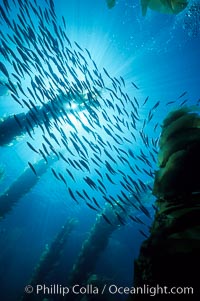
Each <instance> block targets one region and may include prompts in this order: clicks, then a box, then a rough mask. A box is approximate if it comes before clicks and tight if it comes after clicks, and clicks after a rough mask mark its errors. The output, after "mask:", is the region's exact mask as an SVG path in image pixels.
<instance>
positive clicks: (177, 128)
mask: <svg viewBox="0 0 200 301" xmlns="http://www.w3.org/2000/svg"><path fill="white" fill-rule="evenodd" d="M195 109H196V111H197V112H195ZM199 145H200V117H199V108H195V107H191V108H181V109H180V110H177V111H175V112H172V113H170V114H169V116H167V118H166V119H165V120H164V122H163V131H162V135H161V138H160V151H159V154H158V158H159V164H160V170H159V171H157V172H156V178H155V183H154V189H153V191H154V194H155V195H156V196H157V197H168V196H170V197H171V196H174V197H176V196H177V195H179V196H180V195H183V196H184V195H188V194H192V193H197V192H200V184H199V181H198V172H199V167H200V157H199V155H198V153H199ZM174 179H176V181H175V180H174Z"/></svg>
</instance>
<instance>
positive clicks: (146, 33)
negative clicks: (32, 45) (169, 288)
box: [0, 0, 200, 301]
mask: <svg viewBox="0 0 200 301" xmlns="http://www.w3.org/2000/svg"><path fill="white" fill-rule="evenodd" d="M15 2H16V7H18V6H19V5H18V1H17V0H15ZM19 2H20V1H19ZM31 2H32V3H34V1H31ZM36 2H37V3H38V4H39V5H40V6H41V8H42V9H44V8H45V7H47V4H46V2H45V1H40V0H37V1H36ZM47 2H48V1H47ZM0 3H1V5H2V7H4V1H2V0H1V1H0ZM191 5H197V7H200V2H199V1H190V5H189V7H188V8H187V9H186V10H185V11H183V12H182V13H180V14H179V15H177V16H174V15H163V14H159V13H157V12H154V11H151V10H148V12H147V15H146V16H145V17H142V16H141V9H140V4H139V1H133V0H132V1H129V0H125V1H123V0H118V1H117V3H116V6H115V7H114V8H113V9H108V8H107V5H106V1H103V0H97V1H92V0H84V1H83V0H67V1H61V0H57V1H55V12H56V15H57V24H58V25H59V24H60V25H61V26H62V28H63V29H64V27H63V23H62V16H64V18H65V20H66V30H65V32H66V35H67V36H68V38H69V39H70V41H71V42H72V43H73V42H74V41H76V42H77V43H78V44H79V45H80V46H81V47H82V48H83V49H84V48H87V49H88V50H89V51H90V53H91V56H92V58H93V60H94V61H95V63H96V65H97V67H98V70H99V71H100V72H101V74H102V76H103V78H104V80H105V81H106V84H107V85H108V86H109V85H110V81H109V79H108V78H107V77H106V76H105V73H104V72H103V68H106V70H107V71H108V73H109V74H110V75H111V77H112V78H114V77H116V78H117V79H119V77H120V76H122V77H123V78H124V79H125V82H126V87H124V88H123V91H125V92H126V93H128V94H129V95H130V97H131V99H133V97H134V96H135V97H136V98H137V100H138V102H139V105H140V109H139V116H140V119H139V121H138V123H137V124H138V129H139V130H141V128H142V126H143V124H144V121H145V120H147V118H148V113H149V110H150V109H151V108H152V107H153V106H154V104H155V103H157V102H158V101H160V104H159V106H158V108H156V109H155V110H153V119H152V120H151V121H150V122H149V123H148V124H147V125H146V126H145V133H146V134H147V135H148V136H149V139H157V138H158V137H159V135H160V131H161V127H160V125H161V124H162V120H163V118H164V117H165V116H166V114H167V113H168V112H169V111H171V110H173V109H176V108H179V107H180V105H181V103H182V102H183V101H185V100H186V104H187V105H196V104H198V100H199V97H200V95H199V86H200V75H199V70H200V60H199V53H200V32H199V27H200V9H199V10H198V13H199V15H198V14H197V15H190V16H188V10H189V9H190V7H191ZM16 7H15V6H14V5H12V9H11V12H10V14H11V16H13V18H16V11H17V8H16ZM34 18H35V19H33V22H35V21H36V19H37V18H36V17H34ZM14 20H16V22H18V21H17V19H14ZM188 22H189V23H188ZM1 31H2V32H3V33H4V35H5V36H6V35H7V33H9V28H8V26H7V24H6V22H5V20H4V19H3V18H2V20H1ZM10 45H12V43H10ZM11 47H13V46H11ZM73 47H74V49H76V50H77V48H76V46H75V45H74V44H73ZM12 49H13V51H16V48H15V47H13V48H12ZM85 56H86V53H85ZM87 60H88V57H87ZM1 61H2V62H3V63H4V65H5V66H6V67H7V69H8V71H9V73H12V72H13V69H12V64H9V63H8V62H7V61H6V60H5V58H4V57H3V56H1ZM91 70H92V69H91ZM0 79H1V81H4V82H6V77H5V76H4V75H3V74H2V75H0ZM45 80H46V83H47V89H48V79H45ZM22 81H23V88H24V89H25V90H26V87H28V86H30V78H28V77H27V78H26V77H25V78H24V79H22ZM132 81H133V82H134V83H135V84H136V85H137V86H138V87H139V89H136V88H134V87H133V85H131V82H132ZM109 87H110V86H109ZM4 88H5V87H4ZM185 91H187V93H186V94H185V96H184V97H182V98H179V96H180V95H181V94H182V93H183V92H185ZM1 94H3V95H1ZM1 94H0V95H1V96H0V118H5V116H9V115H13V114H18V113H21V112H27V110H28V109H27V108H26V107H24V108H21V107H20V105H19V104H18V103H16V102H15V101H14V100H13V99H12V98H11V96H10V94H9V92H8V91H5V90H3V88H2V92H1ZM147 96H149V99H148V102H147V104H146V105H144V106H142V104H143V103H144V101H145V99H146V97H147ZM171 101H173V102H174V103H173V104H171V105H167V103H168V102H171ZM103 108H105V110H107V112H108V114H109V113H110V109H107V108H106V107H105V106H104V107H103ZM126 109H127V111H128V112H129V111H130V110H131V106H130V104H129V103H128V104H127V107H126ZM97 113H98V114H99V119H100V123H101V124H102V125H104V124H106V123H105V120H104V119H103V117H102V115H101V116H100V113H99V112H98V111H97ZM82 114H83V113H82V112H81V113H80V116H81V118H83V119H84V117H83V115H82ZM116 116H117V113H116ZM73 123H74V125H75V127H76V129H77V133H78V135H79V137H83V136H85V137H87V138H88V139H89V137H90V139H91V141H92V142H93V143H95V140H94V139H93V138H92V137H91V135H89V134H87V133H86V132H85V130H84V129H83V128H82V127H81V126H80V124H79V123H78V122H77V121H76V120H74V119H73ZM157 123H159V126H158V128H157V130H156V131H154V130H153V128H154V127H155V125H156V124H157ZM69 130H71V131H72V128H70V127H69V125H68V124H66V125H65V128H64V131H66V132H67V133H68V132H69ZM96 130H97V131H98V134H99V135H100V136H101V138H102V139H103V140H104V139H105V141H110V143H111V144H112V143H113V145H115V143H114V142H113V141H112V139H110V137H109V136H108V135H107V134H106V133H105V131H103V130H102V129H100V128H99V127H96ZM52 131H53V132H54V134H55V135H57V134H58V132H57V130H56V129H55V128H53V129H52ZM116 133H117V134H118V135H120V132H117V130H116ZM114 134H115V133H114ZM134 134H135V135H136V139H137V143H135V142H134V140H133V138H132V136H131V135H130V131H129V130H128V129H126V132H125V133H124V136H125V137H126V138H127V139H129V140H131V141H133V144H132V145H131V144H129V143H128V142H127V143H124V144H123V145H122V146H119V147H120V148H121V149H123V150H124V151H125V152H128V149H130V148H131V149H132V151H133V152H134V154H139V152H140V149H142V150H143V152H144V153H145V154H147V156H148V159H149V160H150V161H151V163H152V170H155V169H157V168H158V167H157V165H156V164H155V163H154V162H153V161H152V158H151V157H150V156H149V152H148V149H147V147H146V146H145V145H144V143H143V142H142V140H141V138H140V136H139V133H138V132H137V131H136V132H134ZM58 137H60V136H59V135H58ZM34 138H35V140H34V141H33V140H32V139H31V138H30V137H29V136H28V134H26V135H24V136H22V137H18V139H16V140H13V141H12V143H11V144H9V145H4V146H1V147H0V165H1V167H2V169H3V171H4V174H3V177H2V179H1V180H0V181H1V182H0V194H1V195H3V194H4V193H5V190H6V189H7V188H8V187H9V186H10V185H11V184H12V183H13V181H15V180H16V179H17V178H18V177H19V176H20V175H21V174H22V173H23V171H24V170H25V168H27V166H28V162H31V163H32V164H34V163H35V162H36V161H38V160H39V159H41V157H40V156H38V154H36V153H34V152H33V151H32V150H30V148H28V147H27V141H28V142H30V143H32V144H33V145H34V147H37V146H38V145H40V144H41V143H42V142H43V140H42V133H41V132H40V131H39V130H36V131H35V134H34ZM83 141H84V140H83ZM54 146H55V147H57V150H58V151H59V150H60V149H59V147H58V145H57V146H56V144H55V143H54ZM70 147H71V145H70ZM86 147H87V148H88V152H89V157H92V153H93V151H92V149H89V147H88V145H86ZM100 148H101V149H102V146H100ZM107 149H108V150H109V152H110V154H111V155H112V157H113V158H114V159H115V160H117V165H115V164H113V162H112V161H110V159H108V157H106V155H105V154H104V153H103V149H102V155H101V159H102V161H103V162H104V161H105V160H107V161H109V162H110V164H111V165H112V166H113V167H114V168H115V169H116V170H121V171H123V172H124V173H125V174H131V173H130V168H129V166H128V165H125V164H122V162H121V161H120V160H118V159H117V155H118V154H117V152H116V151H115V150H114V149H112V151H111V149H110V148H109V147H108V146H107ZM73 151H74V150H73ZM65 156H66V157H68V156H69V157H70V158H71V155H70V154H69V153H67V151H66V152H65ZM76 158H78V155H77V154H76ZM155 158H156V155H155ZM129 159H130V161H129V163H130V164H131V165H132V166H134V164H137V166H138V167H139V168H141V169H142V168H146V166H145V165H144V164H143V163H142V161H140V160H138V161H135V160H132V159H131V158H129ZM89 166H90V169H91V173H87V172H85V173H83V172H82V171H80V170H75V169H74V168H72V167H69V166H66V164H64V162H63V161H62V160H58V161H57V160H56V161H55V162H54V163H53V164H52V166H51V167H53V168H54V169H55V170H56V171H57V172H60V173H62V172H63V170H64V169H65V168H66V167H68V168H70V170H71V172H73V175H74V177H75V179H76V182H74V181H73V180H72V179H71V178H70V177H69V175H68V174H66V173H65V178H66V180H67V183H68V185H69V187H70V188H71V189H72V191H73V192H75V191H76V190H79V191H80V192H81V191H82V190H83V189H85V190H86V191H87V192H88V194H89V196H90V197H92V196H94V197H95V198H96V199H97V200H98V202H99V204H100V205H101V207H103V208H104V206H106V201H105V200H104V199H103V198H102V194H101V193H100V192H99V191H94V190H92V189H91V188H90V187H89V186H88V185H87V184H86V183H85V181H84V180H83V177H85V176H89V177H90V178H92V179H93V180H94V181H95V182H96V181H97V179H98V176H97V174H96V173H95V172H94V168H97V169H99V171H100V173H102V175H105V173H106V172H107V170H106V167H105V165H104V164H101V167H100V168H98V167H97V166H95V164H94V163H93V162H92V161H91V160H89ZM147 169H148V168H147ZM109 175H110V176H111V177H112V179H113V181H114V182H116V185H111V183H110V182H109V181H108V180H107V179H106V178H104V182H103V183H104V185H105V186H106V189H107V191H108V194H109V195H111V196H113V197H116V195H117V194H118V193H120V190H121V189H123V188H122V187H121V184H120V180H121V179H122V175H121V174H119V173H118V174H117V175H111V174H109ZM131 176H132V177H133V178H134V174H131ZM135 178H136V180H137V179H138V178H139V179H141V180H142V181H143V182H144V183H150V184H151V183H152V181H153V180H152V178H149V177H148V176H147V175H146V174H145V173H143V172H138V173H137V175H136V176H135ZM77 199H78V197H77ZM78 201H79V204H76V203H75V202H74V200H73V199H72V198H71V197H70V195H69V192H68V190H67V189H66V186H65V185H64V183H63V182H61V181H57V180H56V179H55V177H54V176H53V174H52V171H51V168H47V171H46V172H45V173H44V174H43V175H42V176H41V177H39V180H38V181H37V183H36V184H35V185H34V186H33V187H32V189H31V190H30V191H29V192H28V193H27V194H25V195H23V196H22V197H21V198H20V200H18V202H17V203H16V204H15V206H13V208H12V210H11V211H10V212H8V214H6V215H5V217H4V218H3V219H2V220H1V221H0V292H1V296H2V297H1V300H4V301H15V300H19V299H20V296H23V292H24V287H25V286H26V285H27V284H28V283H29V281H30V279H31V275H32V273H33V270H34V267H35V266H36V265H37V263H38V262H39V259H40V257H41V254H42V252H43V251H44V250H45V248H48V246H50V245H51V242H52V241H53V239H54V238H55V236H56V235H57V234H58V232H59V231H60V230H61V227H62V226H63V225H64V223H65V222H66V220H67V219H68V218H71V217H73V218H75V219H76V220H77V221H78V223H77V224H76V226H75V227H74V230H73V231H72V232H71V234H70V235H69V237H68V239H67V241H66V244H65V245H64V250H63V253H62V254H61V257H60V258H59V262H58V265H57V266H56V268H55V269H54V271H53V272H52V274H51V275H50V280H49V281H50V282H49V283H50V284H54V283H59V284H62V285H68V275H69V274H70V271H71V270H72V267H73V264H74V263H75V262H76V260H77V257H78V254H79V253H80V250H81V247H82V244H83V243H84V241H85V240H86V239H87V238H88V235H89V233H90V231H91V229H92V226H93V225H94V224H95V221H96V219H97V217H98V214H100V212H99V213H97V212H96V211H94V210H91V209H89V208H88V206H87V205H86V204H85V202H84V201H83V200H81V199H80V198H79V199H78ZM142 202H143V204H144V205H145V206H146V207H147V208H148V210H149V211H150V213H151V219H148V218H147V217H146V216H145V215H144V213H143V212H142V211H134V208H132V209H131V210H132V211H131V213H132V214H133V215H136V216H138V217H139V218H141V219H142V220H143V221H144V223H145V224H146V225H145V226H142V225H141V224H137V223H134V222H132V221H131V220H130V219H128V218H127V220H126V225H122V224H120V223H119V225H118V226H117V227H116V229H115V230H114V231H113V233H112V234H111V235H110V238H109V241H108V244H107V245H106V246H105V248H103V251H102V252H101V254H100V255H99V256H98V257H97V258H96V259H95V260H96V267H95V269H94V270H93V271H92V273H93V274H97V275H98V276H99V277H103V278H104V279H109V281H111V282H112V283H114V284H116V285H119V286H128V287H130V286H131V285H132V284H133V277H134V275H133V263H134V259H136V258H137V255H138V253H139V248H140V246H141V243H142V241H143V240H144V239H145V238H144V236H142V234H141V233H140V232H139V231H138V230H143V231H144V232H145V233H146V234H147V235H148V229H149V226H150V225H151V223H152V221H153V216H154V211H153V209H152V206H151V204H152V203H153V202H154V198H153V197H152V195H151V192H150V191H149V192H148V193H147V194H146V195H143V196H142ZM105 223H106V222H105ZM107 226H109V225H108V224H107ZM99 241H100V239H99ZM96 243H98V234H97V237H96ZM92 247H93V246H91V248H92ZM106 281H108V280H105V282H106ZM46 297H47V296H46ZM125 299H126V296H125V295H122V296H119V295H118V296H117V297H116V300H125ZM53 300H54V299H53ZM55 300H56V299H55Z"/></svg>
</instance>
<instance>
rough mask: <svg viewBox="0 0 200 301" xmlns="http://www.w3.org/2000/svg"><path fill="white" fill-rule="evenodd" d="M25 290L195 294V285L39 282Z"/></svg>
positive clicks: (75, 293) (87, 293)
mask: <svg viewBox="0 0 200 301" xmlns="http://www.w3.org/2000/svg"><path fill="white" fill-rule="evenodd" d="M25 292H26V293H27V294H32V293H34V294H36V295H39V294H42V295H61V296H65V295H68V294H74V295H103V294H104V293H106V294H111V295H149V296H152V297H154V296H156V295H193V294H194V289H193V287H187V286H184V287H180V286H179V287H176V286H173V287H168V286H160V285H159V284H158V285H156V286H150V285H148V284H144V285H143V286H138V287H136V286H135V287H134V286H133V287H123V286H117V285H115V284H104V286H103V287H98V286H94V285H92V284H88V285H85V286H83V285H79V284H75V285H73V286H62V285H60V284H52V285H48V286H46V285H44V284H38V285H36V286H35V287H33V286H32V285H27V286H26V287H25Z"/></svg>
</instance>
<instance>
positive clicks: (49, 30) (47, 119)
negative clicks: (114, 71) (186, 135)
mask: <svg viewBox="0 0 200 301" xmlns="http://www.w3.org/2000/svg"><path fill="white" fill-rule="evenodd" d="M13 7H14V8H15V13H13ZM0 17H1V38H0V40H1V43H0V53H1V57H2V58H3V60H1V62H0V70H1V72H2V74H3V76H4V86H6V87H7V88H8V90H9V92H10V97H12V99H13V101H14V102H17V104H18V105H19V106H20V107H21V110H22V112H25V113H26V114H25V118H26V132H27V137H28V138H27V141H26V144H27V147H28V148H29V149H31V151H32V152H33V153H34V154H35V155H37V156H38V160H39V159H41V158H43V159H44V160H45V161H46V164H48V162H49V158H50V157H55V158H56V160H57V161H59V162H61V166H62V170H61V169H58V170H57V169H56V167H54V166H50V170H51V172H52V179H55V181H58V182H60V185H64V186H66V195H67V197H68V198H69V197H70V198H71V199H72V200H73V201H74V202H75V203H77V204H81V203H84V204H85V205H86V206H88V207H89V208H90V209H92V210H95V211H97V212H98V213H99V214H102V216H103V217H104V219H105V221H106V222H107V223H108V224H112V223H113V221H111V220H110V219H109V216H106V215H105V214H104V213H103V211H102V210H103V209H104V206H105V204H107V206H108V205H109V206H110V207H111V209H112V211H113V212H114V214H115V216H116V219H117V222H118V223H119V224H122V225H123V224H125V223H126V222H127V217H128V218H130V219H131V220H132V221H134V222H136V223H139V224H142V223H143V222H142V220H140V218H139V217H136V216H135V215H133V214H132V212H131V210H132V209H134V210H138V211H139V212H142V213H143V214H145V215H146V216H147V217H149V218H151V215H150V212H149V210H148V209H147V208H146V207H145V204H143V202H142V197H141V195H142V194H145V193H147V191H151V183H152V182H153V179H154V170H155V167H156V162H157V153H158V142H159V134H157V135H155V133H159V131H160V129H159V128H160V125H159V123H158V122H156V121H154V115H155V112H156V110H157V109H158V108H159V107H160V105H161V103H160V101H156V102H155V103H154V104H153V105H152V106H151V108H150V110H148V113H147V116H146V118H145V119H144V118H143V119H142V118H141V115H140V110H143V109H144V107H145V105H146V104H147V103H149V97H147V98H145V100H143V101H142V102H141V101H139V100H138V99H137V98H136V97H135V96H132V95H131V96H130V95H129V94H128V93H127V92H126V87H127V83H126V82H125V80H124V78H123V77H121V76H120V77H119V78H116V77H114V76H112V75H111V74H110V73H109V72H108V71H107V69H106V68H103V69H102V70H101V72H100V70H99V68H98V66H97V65H96V63H95V61H94V60H93V58H92V55H91V53H90V51H89V50H88V49H86V48H84V49H83V48H82V47H81V46H80V45H79V44H78V43H77V42H71V41H70V39H69V38H68V36H67V34H66V32H67V25H66V21H65V19H64V17H62V19H61V20H60V24H59V22H58V19H57V16H56V12H55V6H54V2H53V0H44V3H43V5H42V6H40V5H39V4H38V3H37V0H11V1H8V0H3V1H2V3H1V5H0ZM131 86H132V90H133V93H134V91H138V90H139V87H138V86H137V85H136V84H135V83H134V82H132V83H131ZM185 95H186V92H184V93H183V94H182V95H180V96H179V98H180V99H182V97H184V96H185ZM186 101H187V100H185V102H186ZM174 102H175V101H171V102H169V103H168V104H167V105H170V104H171V103H174ZM185 102H184V103H185ZM184 103H183V104H184ZM77 104H78V108H79V109H80V110H76V109H74V105H77ZM14 117H15V120H16V126H19V127H22V124H20V119H19V118H18V115H17V114H15V115H14ZM75 121H76V122H75ZM148 126H150V127H151V128H152V133H153V134H154V135H152V136H151V135H149V134H147V132H148V131H147V132H145V129H146V128H148ZM79 129H81V130H79ZM157 131H158V132H157ZM36 132H37V137H38V135H39V136H40V140H41V143H38V142H37V140H36V139H35V137H36V136H35V133H36ZM155 137H156V138H155ZM28 165H29V167H30V168H31V169H32V171H33V173H34V174H35V175H36V176H37V169H36V167H35V166H34V163H33V162H31V160H30V161H29V162H28ZM83 184H84V186H82V185H83ZM74 187H76V188H74ZM80 187H85V188H84V189H82V188H80ZM116 187H117V194H112V191H113V190H115V189H116ZM97 194H98V197H97ZM67 197H66V199H67ZM131 208H132V209H131ZM141 231H142V230H141ZM141 233H142V232H141ZM142 234H143V235H146V234H145V233H142Z"/></svg>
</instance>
